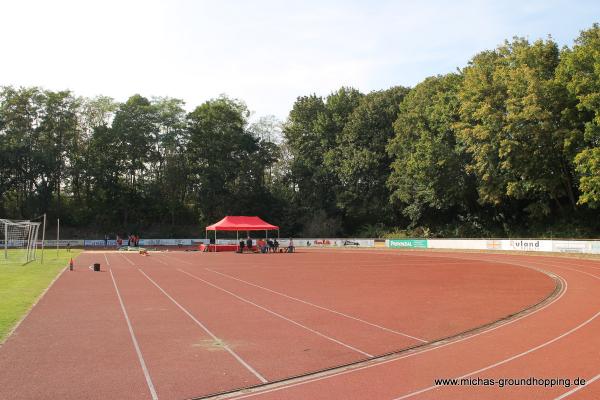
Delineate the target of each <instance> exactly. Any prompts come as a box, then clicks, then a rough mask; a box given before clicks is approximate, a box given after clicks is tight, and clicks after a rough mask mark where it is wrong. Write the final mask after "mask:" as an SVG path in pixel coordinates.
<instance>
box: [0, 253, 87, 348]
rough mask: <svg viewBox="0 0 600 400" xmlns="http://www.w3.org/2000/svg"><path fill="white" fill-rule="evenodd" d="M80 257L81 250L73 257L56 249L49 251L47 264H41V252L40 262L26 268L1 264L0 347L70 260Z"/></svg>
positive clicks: (45, 257) (14, 264)
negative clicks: (78, 255)
mask: <svg viewBox="0 0 600 400" xmlns="http://www.w3.org/2000/svg"><path fill="white" fill-rule="evenodd" d="M79 253H80V250H71V252H70V253H68V252H67V251H66V250H60V251H59V252H58V254H57V252H56V249H52V250H49V249H46V251H45V252H44V264H41V263H40V260H39V258H40V256H41V252H40V250H39V249H38V253H37V258H38V260H36V261H33V262H30V263H29V264H27V265H21V264H20V263H19V264H17V263H5V262H0V343H2V342H3V341H4V340H5V339H6V336H7V335H8V333H9V332H10V330H11V329H12V328H13V327H14V326H15V324H16V323H17V322H19V320H20V319H21V318H22V317H23V315H24V314H25V313H26V312H27V311H29V309H30V308H31V305H32V304H33V303H34V302H35V301H36V300H37V299H38V297H39V296H40V295H41V294H42V292H43V291H44V289H46V288H47V287H48V285H50V282H52V280H53V279H54V278H55V277H56V276H57V275H58V273H59V272H60V270H61V269H62V268H64V267H65V266H66V265H68V263H69V259H70V258H71V257H73V258H74V257H75V256H77V254H79ZM2 256H4V254H2Z"/></svg>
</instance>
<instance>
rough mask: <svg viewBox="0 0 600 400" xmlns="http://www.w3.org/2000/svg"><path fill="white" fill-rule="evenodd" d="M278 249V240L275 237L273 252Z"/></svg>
mask: <svg viewBox="0 0 600 400" xmlns="http://www.w3.org/2000/svg"><path fill="white" fill-rule="evenodd" d="M278 250H279V242H278V241H277V239H275V240H274V241H273V252H274V253H277V251H278Z"/></svg>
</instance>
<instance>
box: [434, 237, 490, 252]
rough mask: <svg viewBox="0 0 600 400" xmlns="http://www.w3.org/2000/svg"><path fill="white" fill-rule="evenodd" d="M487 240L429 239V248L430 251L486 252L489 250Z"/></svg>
mask: <svg viewBox="0 0 600 400" xmlns="http://www.w3.org/2000/svg"><path fill="white" fill-rule="evenodd" d="M487 242H488V241H487V240H476V239H467V240H462V239H428V240H427V248H429V249H461V250H485V249H487Z"/></svg>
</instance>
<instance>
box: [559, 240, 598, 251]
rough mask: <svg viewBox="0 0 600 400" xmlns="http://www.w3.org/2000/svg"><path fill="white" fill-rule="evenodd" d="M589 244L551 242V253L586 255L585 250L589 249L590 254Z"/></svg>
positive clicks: (564, 241)
mask: <svg viewBox="0 0 600 400" xmlns="http://www.w3.org/2000/svg"><path fill="white" fill-rule="evenodd" d="M591 243H592V242H585V241H575V240H553V241H552V251H555V252H558V253H586V252H587V251H586V250H587V249H588V248H590V253H591V246H590V245H591Z"/></svg>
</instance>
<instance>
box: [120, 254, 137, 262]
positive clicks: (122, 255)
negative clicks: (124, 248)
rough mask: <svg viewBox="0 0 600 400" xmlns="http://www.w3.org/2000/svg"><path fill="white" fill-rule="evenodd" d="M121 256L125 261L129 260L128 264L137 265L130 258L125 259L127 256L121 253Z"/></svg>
mask: <svg viewBox="0 0 600 400" xmlns="http://www.w3.org/2000/svg"><path fill="white" fill-rule="evenodd" d="M119 255H120V256H121V257H123V258H124V259H125V260H127V262H128V263H129V264H131V265H135V263H134V262H133V261H131V260H130V259H129V258H127V257H125V254H121V253H119Z"/></svg>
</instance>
